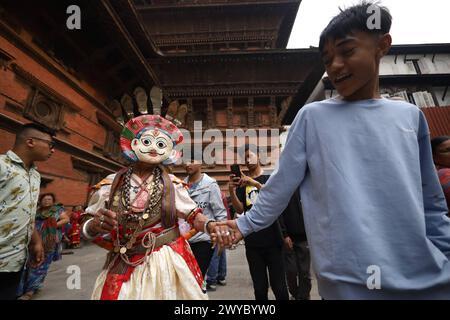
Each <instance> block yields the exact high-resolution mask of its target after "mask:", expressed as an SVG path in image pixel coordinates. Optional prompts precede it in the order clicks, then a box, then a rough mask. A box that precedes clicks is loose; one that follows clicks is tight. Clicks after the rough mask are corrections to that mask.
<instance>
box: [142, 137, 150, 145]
mask: <svg viewBox="0 0 450 320" xmlns="http://www.w3.org/2000/svg"><path fill="white" fill-rule="evenodd" d="M141 142H142V144H143V145H144V146H146V147H148V146H149V145H151V144H152V140H150V138H143V139H141Z"/></svg>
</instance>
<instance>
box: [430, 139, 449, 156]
mask: <svg viewBox="0 0 450 320" xmlns="http://www.w3.org/2000/svg"><path fill="white" fill-rule="evenodd" d="M447 140H450V136H440V137H436V138H433V139H431V149H432V150H433V154H435V153H436V150H437V148H438V147H439V146H440V145H441V143H444V142H445V141H447Z"/></svg>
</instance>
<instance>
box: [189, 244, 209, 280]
mask: <svg viewBox="0 0 450 320" xmlns="http://www.w3.org/2000/svg"><path fill="white" fill-rule="evenodd" d="M189 245H190V246H191V249H192V252H193V253H194V256H195V260H197V263H198V266H199V267H200V270H201V272H202V276H203V278H204V277H205V275H206V272H207V271H208V267H209V263H210V262H211V258H212V255H213V253H214V249H212V248H211V242H208V241H200V242H195V243H189Z"/></svg>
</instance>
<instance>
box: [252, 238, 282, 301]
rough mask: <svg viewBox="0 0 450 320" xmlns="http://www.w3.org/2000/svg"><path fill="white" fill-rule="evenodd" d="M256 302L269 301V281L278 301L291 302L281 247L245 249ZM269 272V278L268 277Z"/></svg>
mask: <svg viewBox="0 0 450 320" xmlns="http://www.w3.org/2000/svg"><path fill="white" fill-rule="evenodd" d="M245 255H246V257H247V262H248V266H249V269H250V275H251V276H252V281H253V289H254V291H255V299H256V300H269V297H268V293H269V281H270V287H271V288H272V291H273V294H274V295H275V298H276V299H277V300H289V294H288V290H287V286H286V277H285V270H284V263H283V255H282V249H281V247H261V248H259V247H247V246H246V247H245ZM267 272H268V273H269V277H267Z"/></svg>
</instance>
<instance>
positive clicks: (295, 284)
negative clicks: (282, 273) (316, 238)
mask: <svg viewBox="0 0 450 320" xmlns="http://www.w3.org/2000/svg"><path fill="white" fill-rule="evenodd" d="M293 243H294V248H293V249H292V250H289V249H287V248H286V247H285V248H284V252H283V253H284V261H285V265H286V278H287V284H288V289H289V293H290V294H291V295H292V296H293V297H294V299H295V300H306V299H309V295H310V292H311V276H310V270H309V269H310V265H311V257H310V255H309V248H308V243H307V242H306V241H293Z"/></svg>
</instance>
